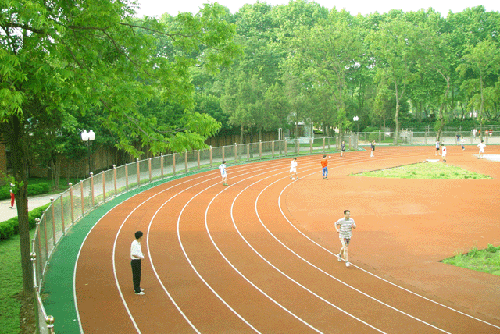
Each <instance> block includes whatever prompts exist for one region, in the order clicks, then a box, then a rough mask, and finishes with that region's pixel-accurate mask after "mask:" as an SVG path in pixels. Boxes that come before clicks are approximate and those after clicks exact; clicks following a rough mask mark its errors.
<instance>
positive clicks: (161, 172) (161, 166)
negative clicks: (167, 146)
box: [160, 154, 163, 179]
mask: <svg viewBox="0 0 500 334" xmlns="http://www.w3.org/2000/svg"><path fill="white" fill-rule="evenodd" d="M160 175H161V178H162V179H163V154H161V155H160Z"/></svg>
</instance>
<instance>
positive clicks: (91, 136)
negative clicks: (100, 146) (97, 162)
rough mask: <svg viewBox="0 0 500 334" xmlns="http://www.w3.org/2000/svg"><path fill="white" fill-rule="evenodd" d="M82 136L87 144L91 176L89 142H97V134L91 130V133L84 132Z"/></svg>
mask: <svg viewBox="0 0 500 334" xmlns="http://www.w3.org/2000/svg"><path fill="white" fill-rule="evenodd" d="M81 136H82V140H83V141H84V142H86V143H87V156H88V159H89V174H90V172H91V169H90V146H89V141H91V140H92V141H93V140H95V133H94V131H92V130H90V131H89V132H87V130H83V132H82V133H81Z"/></svg>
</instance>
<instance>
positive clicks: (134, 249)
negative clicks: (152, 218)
mask: <svg viewBox="0 0 500 334" xmlns="http://www.w3.org/2000/svg"><path fill="white" fill-rule="evenodd" d="M142 235H143V233H142V232H141V231H137V232H135V235H134V236H135V240H134V241H132V244H131V245H130V265H131V267H132V279H133V281H134V292H135V294H136V295H144V294H145V293H144V289H142V288H141V260H142V259H144V254H142V250H141V240H142Z"/></svg>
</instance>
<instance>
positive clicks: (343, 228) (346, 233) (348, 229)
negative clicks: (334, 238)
mask: <svg viewBox="0 0 500 334" xmlns="http://www.w3.org/2000/svg"><path fill="white" fill-rule="evenodd" d="M353 228H356V223H354V219H352V218H351V212H350V211H349V210H344V218H340V219H339V220H337V221H336V222H335V230H336V231H337V233H338V234H339V238H340V243H341V244H342V247H341V248H340V253H339V254H338V255H337V260H338V261H342V253H343V254H344V260H345V265H346V267H349V266H350V265H351V263H350V262H349V256H348V246H349V242H350V241H351V237H352V229H353Z"/></svg>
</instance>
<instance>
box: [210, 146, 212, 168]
mask: <svg viewBox="0 0 500 334" xmlns="http://www.w3.org/2000/svg"><path fill="white" fill-rule="evenodd" d="M210 168H212V145H210Z"/></svg>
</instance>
